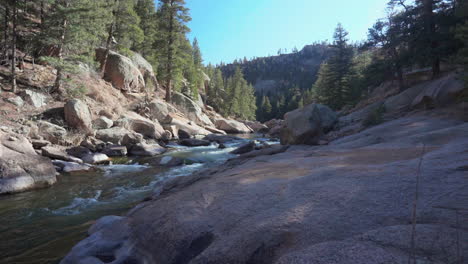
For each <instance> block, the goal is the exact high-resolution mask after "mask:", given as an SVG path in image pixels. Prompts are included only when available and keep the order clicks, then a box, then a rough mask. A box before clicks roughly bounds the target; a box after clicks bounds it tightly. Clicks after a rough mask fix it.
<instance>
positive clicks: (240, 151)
mask: <svg viewBox="0 0 468 264" xmlns="http://www.w3.org/2000/svg"><path fill="white" fill-rule="evenodd" d="M254 149H255V142H253V141H250V142H249V143H246V144H244V145H242V146H240V147H238V148H237V149H235V150H233V151H231V154H236V155H238V154H244V153H247V152H250V151H252V150H254Z"/></svg>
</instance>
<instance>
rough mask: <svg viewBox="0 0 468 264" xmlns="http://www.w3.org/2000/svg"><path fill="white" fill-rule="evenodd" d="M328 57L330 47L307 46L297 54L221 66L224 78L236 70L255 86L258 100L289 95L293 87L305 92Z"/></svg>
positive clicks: (325, 45)
mask: <svg viewBox="0 0 468 264" xmlns="http://www.w3.org/2000/svg"><path fill="white" fill-rule="evenodd" d="M328 56H329V46H328V45H327V44H313V45H307V46H305V47H304V48H303V49H302V50H301V51H298V52H296V53H289V54H282V55H278V56H271V57H262V58H255V59H252V60H245V61H240V62H239V61H236V62H234V63H231V64H227V65H223V66H221V70H222V71H223V74H224V75H225V76H231V75H233V74H234V70H235V68H236V67H237V66H239V67H240V68H241V69H242V72H243V73H244V77H245V79H246V80H247V81H248V82H249V83H251V84H253V85H254V87H255V92H256V94H257V96H260V97H261V96H262V95H264V94H265V95H266V94H278V93H287V92H288V89H291V88H292V87H299V88H300V89H301V90H306V89H309V88H310V87H312V85H313V84H314V82H315V81H316V80H317V73H318V70H319V68H320V65H321V64H322V62H323V61H325V60H326V59H327V58H328Z"/></svg>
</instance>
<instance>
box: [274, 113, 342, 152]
mask: <svg viewBox="0 0 468 264" xmlns="http://www.w3.org/2000/svg"><path fill="white" fill-rule="evenodd" d="M337 120H338V116H337V114H336V113H335V112H334V111H333V110H331V109H330V108H329V107H327V106H325V105H321V104H310V105H307V106H305V107H304V108H301V109H297V110H294V111H292V112H288V113H286V114H285V115H284V127H283V128H282V129H281V135H280V139H281V144H283V145H287V144H291V145H298V144H307V145H315V144H317V143H318V141H319V140H320V137H321V136H322V135H323V134H324V133H326V132H328V131H330V130H331V129H332V128H333V126H334V125H335V123H336V122H337Z"/></svg>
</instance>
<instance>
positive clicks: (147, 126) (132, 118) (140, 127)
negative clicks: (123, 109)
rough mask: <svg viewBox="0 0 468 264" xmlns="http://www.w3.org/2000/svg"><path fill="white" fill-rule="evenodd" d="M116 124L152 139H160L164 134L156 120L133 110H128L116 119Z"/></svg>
mask: <svg viewBox="0 0 468 264" xmlns="http://www.w3.org/2000/svg"><path fill="white" fill-rule="evenodd" d="M116 125H118V126H120V127H124V128H126V129H128V130H131V131H133V132H136V133H139V134H142V135H143V136H145V137H147V138H152V139H161V137H162V135H163V134H164V128H163V127H162V126H161V125H160V124H159V122H158V121H157V120H154V121H152V120H150V119H148V118H144V117H142V116H140V115H139V114H137V113H135V112H128V113H126V114H125V115H123V117H122V118H121V119H119V120H117V121H116Z"/></svg>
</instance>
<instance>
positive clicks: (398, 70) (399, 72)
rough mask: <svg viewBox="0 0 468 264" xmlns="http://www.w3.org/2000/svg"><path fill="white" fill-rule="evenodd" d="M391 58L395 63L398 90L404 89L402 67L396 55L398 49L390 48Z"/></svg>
mask: <svg viewBox="0 0 468 264" xmlns="http://www.w3.org/2000/svg"><path fill="white" fill-rule="evenodd" d="M392 58H393V61H394V63H395V65H394V67H395V73H396V75H397V80H398V91H399V92H402V91H403V90H404V89H405V80H404V77H403V67H402V66H401V63H400V60H399V56H398V51H397V50H396V48H393V49H392Z"/></svg>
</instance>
